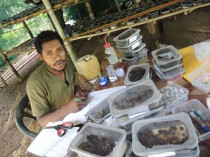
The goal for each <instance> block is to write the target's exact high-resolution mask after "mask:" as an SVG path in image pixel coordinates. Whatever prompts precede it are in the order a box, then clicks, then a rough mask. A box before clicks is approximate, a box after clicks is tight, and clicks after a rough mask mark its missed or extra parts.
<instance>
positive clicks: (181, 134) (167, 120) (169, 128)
mask: <svg viewBox="0 0 210 157" xmlns="http://www.w3.org/2000/svg"><path fill="white" fill-rule="evenodd" d="M155 139H156V140H155ZM143 140H144V142H143ZM140 141H142V142H140ZM145 142H146V143H145ZM153 142H157V143H156V144H155V143H153ZM143 143H144V144H143ZM197 145H198V139H197V136H196V133H195V130H194V127H193V124H192V121H191V119H190V117H189V115H187V114H186V113H178V114H172V115H167V116H161V117H155V118H150V119H144V120H139V121H136V122H134V123H133V125H132V150H133V152H134V153H135V154H136V155H138V156H146V155H154V154H161V153H167V152H174V153H176V152H177V151H179V150H184V149H194V148H195V147H196V146H197Z"/></svg>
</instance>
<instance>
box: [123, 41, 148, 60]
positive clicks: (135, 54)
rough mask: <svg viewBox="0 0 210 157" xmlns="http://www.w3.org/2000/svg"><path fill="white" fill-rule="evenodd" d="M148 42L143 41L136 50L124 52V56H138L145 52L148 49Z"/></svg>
mask: <svg viewBox="0 0 210 157" xmlns="http://www.w3.org/2000/svg"><path fill="white" fill-rule="evenodd" d="M145 47H146V44H145V43H141V44H140V45H139V46H138V47H137V48H136V49H135V50H133V51H131V52H127V53H122V55H123V57H125V58H126V57H129V56H132V57H137V56H138V55H139V54H141V53H143V52H144V51H145V50H146V48H145Z"/></svg>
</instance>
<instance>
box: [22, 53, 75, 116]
mask: <svg viewBox="0 0 210 157" xmlns="http://www.w3.org/2000/svg"><path fill="white" fill-rule="evenodd" d="M65 75H66V80H67V81H68V83H69V85H68V84H67V83H65V82H63V81H62V80H61V79H59V78H58V77H56V76H55V75H53V74H52V73H51V72H49V71H48V70H47V68H46V66H45V64H44V63H42V65H40V66H39V67H38V68H37V69H36V70H35V71H34V72H33V73H32V74H31V76H30V77H29V79H28V81H27V85H26V91H27V94H28V97H29V101H30V104H31V109H32V114H33V115H34V116H36V117H40V116H42V115H44V114H46V113H48V112H52V111H54V110H57V109H58V108H60V107H62V106H63V105H64V104H66V103H67V102H68V101H69V100H70V99H71V98H72V97H73V95H74V67H73V65H72V64H71V62H70V59H69V58H68V57H67V62H66V67H65Z"/></svg>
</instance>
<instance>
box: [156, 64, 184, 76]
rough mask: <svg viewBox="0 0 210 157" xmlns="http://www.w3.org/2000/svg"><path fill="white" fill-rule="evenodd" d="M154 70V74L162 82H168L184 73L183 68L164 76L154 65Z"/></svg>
mask: <svg viewBox="0 0 210 157" xmlns="http://www.w3.org/2000/svg"><path fill="white" fill-rule="evenodd" d="M154 70H155V72H156V74H157V75H158V77H160V79H163V80H169V79H172V78H174V77H176V76H178V75H180V74H183V73H184V69H183V68H176V69H173V70H171V71H169V72H167V73H165V74H164V73H162V72H161V71H160V69H158V68H157V67H156V66H155V65H154Z"/></svg>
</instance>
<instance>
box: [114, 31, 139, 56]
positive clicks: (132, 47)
mask: <svg viewBox="0 0 210 157" xmlns="http://www.w3.org/2000/svg"><path fill="white" fill-rule="evenodd" d="M142 38H143V36H142V35H140V36H139V38H138V39H136V40H135V41H134V42H132V43H130V44H129V45H128V46H125V45H123V46H118V45H116V47H117V48H118V49H119V50H120V51H121V52H122V53H130V52H132V51H133V50H137V49H139V46H140V44H141V43H142Z"/></svg>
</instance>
